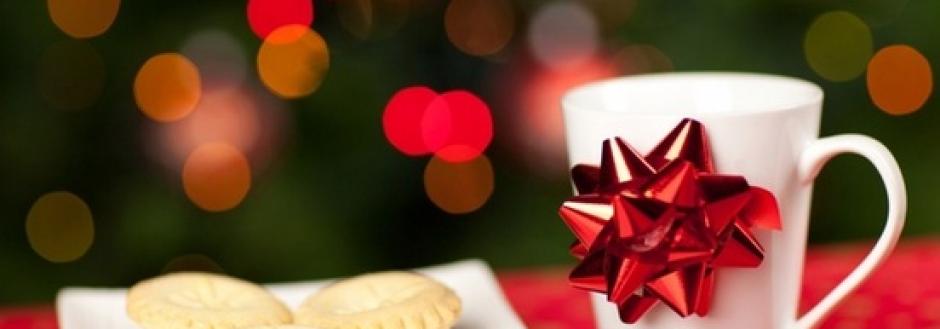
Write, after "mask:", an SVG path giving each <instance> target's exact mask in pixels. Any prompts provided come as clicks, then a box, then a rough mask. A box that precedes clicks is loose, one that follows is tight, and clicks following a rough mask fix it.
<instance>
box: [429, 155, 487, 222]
mask: <svg viewBox="0 0 940 329" xmlns="http://www.w3.org/2000/svg"><path fill="white" fill-rule="evenodd" d="M424 190H425V192H426V193H427V195H428V198H429V199H431V202H434V204H435V205H437V206H438V207H440V208H441V210H444V211H446V212H448V213H451V214H466V213H469V212H472V211H474V210H477V209H479V208H480V207H482V206H483V205H484V204H485V203H486V201H487V200H489V198H490V195H492V194H493V166H492V165H491V164H490V160H489V159H488V158H487V157H486V156H485V155H480V156H478V157H476V158H475V159H473V160H471V161H467V162H459V163H455V162H449V161H447V160H444V159H441V158H439V157H436V156H435V157H433V158H431V161H429V162H428V166H427V167H426V168H425V169H424Z"/></svg>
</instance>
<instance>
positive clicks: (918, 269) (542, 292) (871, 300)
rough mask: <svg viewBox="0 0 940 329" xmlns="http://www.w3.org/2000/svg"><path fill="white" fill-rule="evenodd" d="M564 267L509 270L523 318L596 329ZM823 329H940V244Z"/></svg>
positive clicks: (831, 253)
mask: <svg viewBox="0 0 940 329" xmlns="http://www.w3.org/2000/svg"><path fill="white" fill-rule="evenodd" d="M868 248H869V246H868V245H862V244H853V245H836V246H826V247H815V248H813V249H811V250H810V252H809V253H808V255H807V260H806V272H805V274H804V284H803V295H802V300H801V301H800V309H802V310H805V309H807V308H809V306H811V305H813V304H815V303H816V302H817V301H819V299H821V298H822V297H823V296H824V295H825V294H826V293H827V292H828V291H829V290H830V289H832V287H834V286H835V285H836V284H837V283H838V282H839V281H840V280H842V278H843V277H845V275H846V274H848V272H849V271H850V270H851V269H852V268H854V267H855V265H857V264H858V262H859V261H860V260H861V259H862V257H864V256H865V254H866V253H867V252H868ZM566 276H567V272H566V270H565V269H563V268H548V269H536V270H519V271H509V272H501V273H500V274H499V281H500V283H501V284H502V286H503V290H504V291H505V292H506V296H507V297H508V298H509V300H510V302H511V303H512V305H513V307H514V308H515V309H516V312H518V313H519V315H520V316H521V317H522V319H523V320H524V321H525V323H526V325H528V327H529V328H533V329H548V328H552V329H556V328H558V329H560V328H578V329H581V328H585V329H590V328H594V320H593V319H592V318H591V316H592V315H591V308H590V302H589V301H588V296H587V294H586V293H584V292H581V291H578V290H575V289H571V288H569V287H568V285H567V282H566V281H565V279H566ZM55 328H57V325H56V321H55V312H54V311H53V309H52V307H51V306H36V307H20V308H7V309H0V329H55ZM822 328H831V329H857V328H879V329H881V328H884V329H906V328H940V240H916V241H906V242H904V243H902V244H901V245H900V246H898V249H897V251H895V253H894V254H893V255H892V256H891V257H890V258H889V259H888V261H887V263H885V265H884V266H883V267H882V268H880V269H878V270H877V271H876V272H875V274H874V275H873V276H872V278H871V280H869V281H868V282H866V283H865V284H863V285H862V287H861V288H859V290H858V291H857V292H856V293H854V294H853V295H852V296H851V297H849V298H848V299H847V300H846V301H845V303H844V304H842V305H841V306H840V307H838V308H837V309H836V311H835V312H834V313H833V314H832V315H831V316H830V317H829V318H828V319H827V320H826V321H825V323H823V325H822Z"/></svg>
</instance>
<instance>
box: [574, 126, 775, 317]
mask: <svg viewBox="0 0 940 329" xmlns="http://www.w3.org/2000/svg"><path fill="white" fill-rule="evenodd" d="M571 176H572V180H573V181H574V184H575V188H576V189H577V192H578V196H575V197H572V198H570V199H568V200H566V201H565V202H564V203H563V204H562V206H561V208H560V209H559V214H560V215H561V218H562V220H564V222H565V224H567V225H568V227H569V228H570V229H571V232H572V233H574V235H575V236H576V237H577V241H575V242H574V244H572V245H571V253H572V254H573V255H574V256H575V257H577V258H578V259H580V260H581V262H580V263H579V264H578V265H577V266H576V267H575V268H574V270H573V271H572V272H571V275H570V277H569V281H570V282H571V284H572V285H573V286H575V287H577V288H581V289H586V290H591V291H596V292H600V293H605V294H607V299H608V300H609V301H611V302H614V303H616V304H617V306H618V309H619V312H620V319H621V320H622V321H623V322H625V323H634V322H636V321H637V320H638V319H639V318H640V317H641V316H642V315H643V314H645V313H646V312H647V311H649V310H650V308H652V307H653V306H654V305H655V304H656V302H657V301H662V302H663V303H665V304H666V305H667V306H669V307H670V308H671V309H672V310H673V311H675V312H676V313H677V314H679V315H681V316H682V317H686V316H689V315H690V314H692V313H695V314H697V315H699V316H704V315H706V314H707V313H708V310H709V307H710V305H711V299H712V298H711V296H712V290H713V288H714V282H715V268H716V267H757V266H758V265H760V263H761V261H763V259H764V249H763V247H761V245H760V243H759V242H758V241H757V239H756V237H755V236H754V234H753V233H751V231H750V228H752V227H760V228H766V229H776V230H779V229H780V228H781V224H780V214H779V210H778V208H777V201H776V199H775V198H774V196H773V194H771V193H770V192H768V191H767V190H764V189H762V188H759V187H753V186H749V185H748V183H747V181H746V180H745V179H744V177H742V176H734V175H721V174H717V173H715V165H714V163H713V162H712V157H711V153H710V149H709V146H708V141H707V136H706V134H705V129H704V128H703V127H702V124H701V123H700V122H698V121H695V120H692V119H683V120H682V122H680V123H679V125H677V126H676V127H675V128H674V129H673V130H672V131H671V132H670V133H669V135H667V136H666V138H665V139H663V140H662V141H661V142H660V143H659V145H657V146H656V147H655V148H653V151H652V152H650V153H649V154H647V155H646V157H641V156H640V155H639V154H637V152H636V150H634V149H633V148H632V147H630V145H628V144H627V143H625V142H624V141H623V140H622V139H620V138H619V137H618V138H614V139H613V140H610V139H608V140H605V141H604V144H603V153H602V154H601V166H600V167H596V166H590V165H583V164H582V165H577V166H575V167H574V168H573V169H572V170H571Z"/></svg>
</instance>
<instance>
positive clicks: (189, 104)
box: [134, 53, 202, 122]
mask: <svg viewBox="0 0 940 329" xmlns="http://www.w3.org/2000/svg"><path fill="white" fill-rule="evenodd" d="M201 88H202V83H201V80H200V78H199V70H198V69H197V68H196V64H193V62H192V61H190V60H189V58H186V56H183V55H180V54H177V53H164V54H159V55H156V56H153V57H151V58H150V59H148V60H147V62H145V63H144V65H143V66H141V68H140V70H139V71H138V72H137V77H136V78H135V79H134V99H135V100H136V101H137V106H138V107H139V108H140V111H141V112H143V113H144V114H145V115H146V116H147V117H149V118H150V119H153V120H154V121H157V122H173V121H177V120H179V119H182V118H185V117H186V116H187V115H189V113H191V112H192V111H193V109H195V108H196V105H197V104H198V103H199V98H200V95H201V93H202V89H201Z"/></svg>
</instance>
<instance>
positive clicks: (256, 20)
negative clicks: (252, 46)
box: [248, 0, 313, 39]
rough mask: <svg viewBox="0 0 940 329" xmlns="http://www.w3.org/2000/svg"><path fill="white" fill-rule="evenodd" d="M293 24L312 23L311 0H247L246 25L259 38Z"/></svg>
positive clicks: (308, 24)
mask: <svg viewBox="0 0 940 329" xmlns="http://www.w3.org/2000/svg"><path fill="white" fill-rule="evenodd" d="M295 24H296V25H303V26H310V24H313V0H248V25H249V26H250V27H251V30H252V31H253V32H254V33H255V35H257V36H258V37H259V38H261V39H266V38H267V37H268V35H269V34H271V33H272V32H274V31H275V30H277V29H278V28H281V27H284V26H288V25H295Z"/></svg>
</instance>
